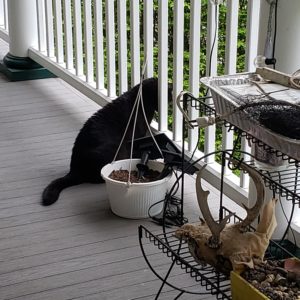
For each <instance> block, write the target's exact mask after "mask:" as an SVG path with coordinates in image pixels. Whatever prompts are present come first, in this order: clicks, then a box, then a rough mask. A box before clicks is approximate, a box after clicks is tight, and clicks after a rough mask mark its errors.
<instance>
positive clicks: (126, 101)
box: [42, 78, 170, 206]
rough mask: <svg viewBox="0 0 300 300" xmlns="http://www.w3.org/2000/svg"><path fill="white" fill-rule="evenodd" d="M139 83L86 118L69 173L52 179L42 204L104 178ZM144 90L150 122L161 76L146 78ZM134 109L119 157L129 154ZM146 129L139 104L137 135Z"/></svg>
mask: <svg viewBox="0 0 300 300" xmlns="http://www.w3.org/2000/svg"><path fill="white" fill-rule="evenodd" d="M139 87H140V85H139V84H138V85H136V86H135V87H133V88H132V89H130V90H129V91H127V92H126V93H124V94H123V95H121V96H120V97H118V98H117V99H115V100H114V101H113V102H112V103H109V104H107V105H106V106H104V107H103V108H102V109H100V110H98V111H97V112H96V113H95V114H94V115H93V116H91V117H90V118H89V119H88V120H87V121H86V123H85V124H84V126H83V127H82V129H81V130H80V132H79V134H78V136H77V138H76V140H75V143H74V146H73V150H72V156H71V164H70V171H69V173H68V174H67V175H65V176H64V177H61V178H58V179H56V180H54V181H52V182H51V183H50V184H49V185H48V186H47V187H46V188H45V190H44V192H43V194H42V205H45V206H46V205H51V204H53V203H54V202H56V201H57V199H58V197H59V194H60V192H61V191H62V190H63V189H65V188H67V187H70V186H73V185H77V184H81V183H84V182H92V183H100V182H103V179H102V178H101V175H100V170H101V168H102V167H103V166H104V165H106V164H108V163H110V162H112V160H113V159H114V156H115V153H116V151H117V148H118V146H119V144H120V142H121V139H122V136H123V134H124V131H125V128H126V125H127V123H128V120H129V116H130V114H131V112H132V109H133V106H134V103H135V101H136V98H137V94H138V91H139ZM142 90H143V104H144V109H145V114H146V118H147V121H148V123H150V122H151V120H152V119H153V115H154V112H155V111H157V109H158V80H157V79H155V78H149V79H145V80H144V81H143V86H142ZM169 93H170V92H169ZM169 97H170V95H169ZM135 111H136V109H134V113H133V117H132V119H131V122H130V126H129V129H128V131H127V135H126V138H125V142H124V143H123V145H122V147H121V149H120V152H119V155H118V159H125V158H128V157H129V149H127V148H128V146H126V141H129V140H130V139H131V138H132V130H133V120H134V116H135ZM147 130H148V129H147V125H146V122H145V119H144V115H143V112H142V109H141V105H140V108H139V111H138V117H137V123H136V129H135V138H140V137H143V136H145V135H146V133H147Z"/></svg>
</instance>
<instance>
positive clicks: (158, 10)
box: [0, 0, 260, 202]
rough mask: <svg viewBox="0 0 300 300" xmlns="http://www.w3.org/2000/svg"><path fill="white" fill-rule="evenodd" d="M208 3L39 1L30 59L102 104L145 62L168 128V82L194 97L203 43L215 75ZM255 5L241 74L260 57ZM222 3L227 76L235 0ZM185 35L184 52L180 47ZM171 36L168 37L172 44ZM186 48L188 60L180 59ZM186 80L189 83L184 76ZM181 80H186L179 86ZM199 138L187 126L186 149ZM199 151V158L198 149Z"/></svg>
mask: <svg viewBox="0 0 300 300" xmlns="http://www.w3.org/2000/svg"><path fill="white" fill-rule="evenodd" d="M244 2H245V1H244ZM212 3H213V1H209V0H202V1H200V0H189V1H184V0H174V1H167V0H144V1H142V0H130V1H129V0H127V1H126V0H118V1H114V0H105V1H102V0H83V1H82V0H36V16H37V24H38V46H37V48H30V49H29V57H31V58H32V59H33V60H35V61H37V62H38V63H40V64H41V65H43V66H44V67H46V68H47V69H49V70H50V71H51V72H53V73H54V74H56V75H57V76H59V77H61V78H62V79H64V80H66V81H67V82H68V83H70V84H71V85H73V86H74V87H75V88H77V89H78V90H80V91H81V92H82V93H84V94H86V95H87V96H88V97H90V98H92V99H93V100H94V101H96V102H98V103H99V104H100V105H104V104H105V103H107V102H109V101H111V100H112V99H113V98H114V97H116V96H117V95H119V94H121V93H122V92H124V91H126V90H127V89H128V87H129V86H133V85H135V84H137V83H138V82H139V80H140V76H141V66H142V64H143V63H144V62H145V60H146V59H147V68H146V77H151V76H153V75H155V76H158V78H159V96H160V105H159V115H158V124H157V127H158V129H159V130H160V131H164V132H167V131H168V128H169V127H168V126H169V125H168V101H167V88H168V82H172V83H173V93H174V99H175V97H176V95H177V94H178V93H179V92H180V91H181V90H183V89H186V90H189V91H190V92H191V93H192V94H193V95H195V96H196V97H198V96H199V79H200V51H201V49H203V48H205V47H206V74H207V75H209V74H210V75H217V74H218V72H217V67H218V63H219V61H220V56H219V55H218V49H219V45H218V40H219V36H218V35H219V30H218V27H219V26H224V25H225V24H220V22H219V13H220V6H219V5H217V6H216V5H215V4H212ZM259 3H260V0H251V1H248V11H247V19H248V21H247V28H246V31H247V39H246V44H245V49H246V50H245V51H246V58H245V66H246V67H245V70H244V71H248V70H249V71H250V70H252V69H253V68H254V66H253V64H252V62H253V61H254V57H255V56H256V55H257V50H256V49H257V40H258V21H259V17H258V16H259V6H260V5H259ZM222 5H223V7H222V8H223V11H224V5H226V6H227V9H226V11H227V12H226V46H225V57H226V60H225V61H226V63H225V73H235V72H236V70H237V59H236V58H237V42H238V31H237V29H238V18H239V13H240V11H239V1H238V0H227V1H226V4H222ZM201 9H206V10H207V20H203V19H201ZM187 10H189V12H190V19H189V21H188V22H186V23H185V21H186V19H185V18H184V12H187ZM128 12H129V13H128ZM32 13H33V14H34V12H32ZM171 15H173V20H172V24H173V27H172V28H171V27H170V24H171V23H170V21H171V20H170V16H171ZM203 24H206V25H205V26H203ZM0 27H1V34H2V36H6V34H7V32H8V20H7V0H0ZM201 30H202V31H204V30H205V31H206V32H202V33H204V34H205V35H206V39H205V40H206V45H205V44H203V43H202V44H201V43H200V40H201V39H200V35H201ZM171 36H172V38H171ZM222 38H224V37H222ZM187 39H188V45H189V49H184V45H186V44H187ZM170 40H173V44H172V45H170V43H169V41H170ZM170 49H172V53H170V52H171V51H170ZM186 51H188V61H186V56H184V55H185V54H186ZM170 54H171V55H170ZM170 70H171V71H170ZM186 70H187V71H186ZM186 78H188V80H186V81H184V80H185V79H186ZM186 82H188V83H187V85H184V84H186ZM172 114H173V115H172V119H173V124H172V133H171V135H172V138H173V140H174V141H176V142H180V140H181V136H182V131H181V130H182V125H181V124H182V116H181V114H180V112H179V110H178V109H177V107H176V106H175V105H173V112H172ZM190 115H191V117H192V118H194V117H195V116H196V115H197V112H196V111H194V110H191V111H190ZM215 136H216V133H215V128H214V127H210V128H209V129H207V130H206V132H205V145H204V153H205V154H206V153H209V152H212V151H214V150H215V149H216V141H215ZM197 140H198V134H197V132H196V131H195V130H193V131H190V133H189V139H188V142H187V149H188V150H189V151H192V150H193V149H194V147H195V145H196V144H197ZM232 144H233V136H232V134H231V133H228V132H227V131H226V130H225V129H223V145H222V147H223V149H225V148H227V149H228V148H231V147H232ZM243 145H246V143H243ZM244 147H246V146H244ZM198 155H201V154H200V152H199V153H198ZM208 162H210V167H211V168H210V172H209V173H208V174H207V175H208V176H207V180H208V181H210V182H211V183H212V184H213V185H218V184H219V183H218V181H217V177H218V172H219V169H220V167H219V165H218V164H217V163H216V162H215V158H214V157H211V158H210V159H209V160H208ZM226 177H227V178H228V180H227V181H226V183H227V185H226V187H227V188H225V191H227V192H228V193H229V196H230V197H232V198H234V199H236V200H237V199H239V202H245V201H246V192H245V190H244V188H246V187H247V185H248V184H247V180H245V177H244V175H241V177H240V178H237V177H236V176H234V175H233V174H232V173H231V172H230V170H226Z"/></svg>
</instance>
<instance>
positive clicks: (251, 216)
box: [230, 158, 265, 231]
mask: <svg viewBox="0 0 300 300" xmlns="http://www.w3.org/2000/svg"><path fill="white" fill-rule="evenodd" d="M230 161H231V162H232V163H233V164H238V162H237V160H235V159H234V158H231V159H230ZM240 167H241V169H242V170H244V171H246V172H247V173H248V174H249V176H250V177H251V178H252V180H253V183H254V185H255V187H256V195H257V196H256V202H255V204H254V206H253V207H252V208H248V207H246V206H245V205H244V204H243V207H244V209H245V210H246V212H247V216H246V218H245V219H244V220H243V221H242V222H240V223H239V227H240V230H241V231H245V230H246V227H247V226H249V225H250V224H251V223H252V222H253V221H254V220H255V219H256V218H257V216H258V215H259V212H260V209H261V207H262V205H263V203H264V198H265V186H264V183H263V180H262V178H261V176H260V175H259V173H258V172H257V171H256V170H255V169H253V168H251V167H249V166H248V165H246V164H243V163H242V164H241V165H240Z"/></svg>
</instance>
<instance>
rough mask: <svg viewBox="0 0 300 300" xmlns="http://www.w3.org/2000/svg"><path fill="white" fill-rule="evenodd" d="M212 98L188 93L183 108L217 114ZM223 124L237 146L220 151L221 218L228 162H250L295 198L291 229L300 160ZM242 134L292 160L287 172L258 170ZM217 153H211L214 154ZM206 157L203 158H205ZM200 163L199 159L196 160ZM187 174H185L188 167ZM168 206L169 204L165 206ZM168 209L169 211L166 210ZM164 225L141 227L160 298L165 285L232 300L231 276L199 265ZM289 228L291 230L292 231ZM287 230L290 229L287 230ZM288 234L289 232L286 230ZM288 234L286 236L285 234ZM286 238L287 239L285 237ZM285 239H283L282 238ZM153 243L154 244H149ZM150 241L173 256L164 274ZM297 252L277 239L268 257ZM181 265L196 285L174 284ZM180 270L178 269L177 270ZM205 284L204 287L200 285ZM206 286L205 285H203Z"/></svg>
mask: <svg viewBox="0 0 300 300" xmlns="http://www.w3.org/2000/svg"><path fill="white" fill-rule="evenodd" d="M208 98H210V97H203V98H200V99H197V98H194V97H192V96H191V95H189V94H186V95H185V96H184V100H183V102H184V103H183V108H184V109H185V110H186V109H187V107H194V108H195V109H196V110H198V111H199V116H203V115H205V116H216V111H215V109H214V108H213V106H212V105H208V104H206V102H207V101H206V100H207V99H208ZM221 124H222V125H224V126H225V127H226V128H227V129H228V131H230V130H234V132H235V136H236V139H235V143H234V146H233V149H230V150H223V151H217V152H218V153H219V154H221V157H222V163H221V165H222V169H221V170H222V171H221V184H220V212H219V218H220V219H221V218H223V216H226V215H228V214H229V213H230V211H229V210H228V209H226V208H225V207H224V206H223V203H222V202H223V201H222V197H223V176H224V167H225V162H227V164H228V167H230V168H231V169H232V170H233V169H239V170H241V167H242V165H243V164H247V165H248V166H250V167H252V168H254V169H255V170H256V171H257V172H259V173H260V175H261V177H262V179H263V180H264V182H265V185H266V187H268V188H269V189H270V190H272V191H273V194H274V196H275V194H278V195H280V196H281V197H285V198H286V199H287V200H290V201H292V204H293V209H292V212H291V215H290V217H289V219H287V221H288V228H289V227H290V223H291V220H292V217H293V213H294V208H295V206H296V205H299V204H300V182H299V183H298V174H299V171H298V168H299V162H298V161H295V160H294V159H291V158H289V157H288V156H286V155H285V154H284V153H281V152H279V151H277V150H275V149H272V148H271V147H270V146H268V145H267V144H265V143H264V142H262V141H260V140H258V139H256V138H255V137H253V136H252V135H250V134H248V133H246V132H243V131H242V130H241V129H239V128H237V127H236V126H234V125H232V124H230V123H228V122H227V121H222V122H221ZM185 132H186V126H185V122H184V120H183V138H182V140H183V141H184V134H185ZM242 137H245V138H246V139H247V140H249V141H250V142H251V143H252V144H257V145H259V146H260V147H262V148H263V149H264V150H265V151H267V152H270V153H273V154H275V155H276V156H278V157H281V158H282V159H283V160H288V162H289V168H288V169H286V170H283V171H274V172H271V171H266V170H260V169H258V168H257V167H256V166H255V164H254V159H253V156H252V155H251V154H249V153H242V152H241V151H240V150H238V149H237V148H238V147H237V145H238V144H239V143H240V140H241V138H242ZM217 152H214V153H211V154H208V155H207V156H209V155H214V154H216V153H217ZM182 154H183V157H184V145H182ZM241 154H247V156H248V157H251V159H250V160H249V161H245V160H243V158H241ZM230 158H235V160H236V161H238V164H237V165H235V166H233V165H232V164H231V163H230ZM202 159H203V158H202ZM196 162H199V160H198V161H195V162H194V163H196ZM182 170H183V173H184V169H182ZM179 180H181V181H182V183H181V184H182V190H181V199H179V202H180V206H181V209H180V212H181V215H180V216H179V218H180V220H181V224H183V223H184V222H183V204H184V199H183V192H184V191H183V186H184V182H183V180H184V176H180V177H179ZM165 207H166V206H165ZM164 212H166V211H164ZM238 221H241V219H240V218H239V217H238V216H236V215H234V216H232V217H231V219H230V222H231V223H236V222H238ZM162 225H163V232H162V233H160V234H153V233H151V232H150V231H149V230H148V229H146V228H145V227H144V226H139V242H140V247H141V250H142V253H143V256H144V258H145V260H146V262H147V264H148V266H149V267H150V269H151V270H152V271H153V273H154V274H155V275H156V276H157V277H158V278H159V279H160V280H161V281H162V284H161V286H160V288H159V290H158V292H157V294H156V298H155V299H158V298H159V295H160V293H161V291H162V289H163V287H164V286H166V285H167V286H169V287H171V288H172V289H174V290H177V291H178V295H177V296H176V297H175V298H174V299H179V298H180V296H182V295H183V294H198V295H203V294H211V295H215V296H216V299H231V289H230V279H229V278H228V277H226V276H225V275H224V274H221V273H220V272H217V271H216V270H215V269H214V268H213V267H211V266H201V265H199V264H198V263H197V262H196V261H195V260H194V258H193V257H192V256H191V254H190V251H189V248H188V244H187V243H186V242H185V241H183V240H179V239H177V238H176V237H175V235H174V233H175V230H173V229H172V230H170V229H169V228H168V229H167V228H166V226H165V224H162ZM288 228H287V230H288ZM249 230H255V229H254V228H252V227H249ZM286 232H287V231H286ZM285 234H286V233H285ZM284 237H285V236H284ZM284 237H283V238H284ZM282 240H283V239H282ZM149 242H150V243H149ZM149 244H151V245H154V246H155V247H157V248H158V249H159V250H160V251H161V252H162V253H164V254H165V255H166V256H167V257H169V258H170V264H169V265H168V266H167V267H166V268H167V272H166V274H164V275H161V273H160V272H158V271H157V270H156V267H154V266H153V264H152V262H151V259H150V257H151V256H152V255H153V254H151V253H150V254H149V253H147V247H149ZM292 256H293V255H292V254H291V253H290V252H288V251H287V250H286V249H285V248H283V247H282V246H281V245H280V244H279V243H277V242H275V241H270V244H269V247H268V249H267V251H266V255H265V258H266V259H283V258H287V257H292ZM178 268H180V269H181V270H182V272H183V273H185V274H188V275H189V276H190V277H192V278H194V280H195V284H196V286H193V287H188V288H183V287H180V284H177V283H176V284H174V283H173V282H172V280H170V279H171V278H172V272H174V270H177V269H178ZM176 272H178V270H177V271H176ZM199 287H202V288H199ZM203 287H204V288H203Z"/></svg>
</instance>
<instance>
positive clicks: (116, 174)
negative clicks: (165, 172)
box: [109, 169, 160, 183]
mask: <svg viewBox="0 0 300 300" xmlns="http://www.w3.org/2000/svg"><path fill="white" fill-rule="evenodd" d="M159 175H160V172H159V171H156V170H152V169H149V170H148V171H147V172H146V173H145V174H144V176H142V177H141V178H138V172H137V171H131V172H130V182H132V183H145V182H151V181H156V180H158V176H159ZM128 176H129V171H128V170H114V171H112V172H111V173H110V175H109V178H111V179H114V180H117V181H122V182H127V181H128Z"/></svg>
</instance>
